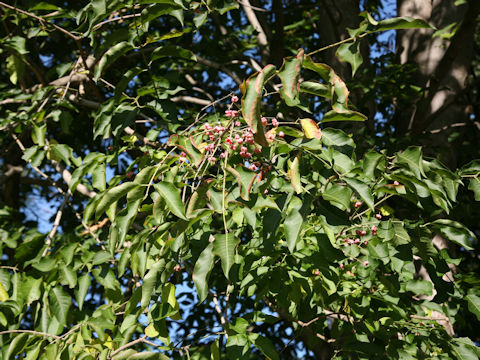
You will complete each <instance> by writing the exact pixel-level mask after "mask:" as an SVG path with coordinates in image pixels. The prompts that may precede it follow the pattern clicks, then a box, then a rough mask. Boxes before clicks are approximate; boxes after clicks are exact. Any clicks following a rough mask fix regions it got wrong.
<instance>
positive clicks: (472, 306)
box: [465, 294, 480, 320]
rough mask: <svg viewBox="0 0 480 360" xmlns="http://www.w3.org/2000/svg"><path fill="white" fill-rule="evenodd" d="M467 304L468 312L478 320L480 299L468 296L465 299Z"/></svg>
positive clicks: (479, 318)
mask: <svg viewBox="0 0 480 360" xmlns="http://www.w3.org/2000/svg"><path fill="white" fill-rule="evenodd" d="M465 300H467V303H468V310H470V312H471V313H472V314H474V315H475V316H476V317H477V319H478V320H480V297H478V296H476V295H473V294H470V295H467V296H466V297H465Z"/></svg>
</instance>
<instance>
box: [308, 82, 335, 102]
mask: <svg viewBox="0 0 480 360" xmlns="http://www.w3.org/2000/svg"><path fill="white" fill-rule="evenodd" d="M300 91H303V92H306V93H308V94H312V95H317V96H320V97H324V98H327V99H330V98H331V97H332V91H331V89H330V87H329V86H328V85H325V84H322V83H319V82H317V81H304V82H302V83H300Z"/></svg>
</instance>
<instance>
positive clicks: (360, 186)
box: [343, 178, 374, 210]
mask: <svg viewBox="0 0 480 360" xmlns="http://www.w3.org/2000/svg"><path fill="white" fill-rule="evenodd" d="M343 180H344V181H345V182H346V183H347V185H348V186H350V187H351V188H352V189H353V190H355V192H356V193H357V194H358V195H359V196H360V198H361V199H362V200H363V201H364V202H365V204H367V206H368V207H369V208H370V209H372V210H374V206H373V205H374V199H373V195H372V190H370V188H369V187H368V185H367V184H365V183H364V182H362V181H360V180H357V179H352V178H343Z"/></svg>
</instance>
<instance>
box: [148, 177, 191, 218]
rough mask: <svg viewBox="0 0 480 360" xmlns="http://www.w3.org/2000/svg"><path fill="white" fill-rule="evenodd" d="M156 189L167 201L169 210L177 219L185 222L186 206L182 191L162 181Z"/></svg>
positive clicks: (156, 185)
mask: <svg viewBox="0 0 480 360" xmlns="http://www.w3.org/2000/svg"><path fill="white" fill-rule="evenodd" d="M154 186H155V189H156V190H157V191H158V192H159V193H160V195H161V196H162V197H163V199H164V200H165V202H166V204H167V207H168V209H169V210H170V211H171V212H172V213H173V214H175V215H176V216H177V217H179V218H180V219H183V220H187V217H186V216H185V206H184V205H183V202H182V198H181V194H180V189H178V188H177V187H175V186H174V185H173V184H171V183H167V182H165V181H161V182H159V183H157V184H155V185H154Z"/></svg>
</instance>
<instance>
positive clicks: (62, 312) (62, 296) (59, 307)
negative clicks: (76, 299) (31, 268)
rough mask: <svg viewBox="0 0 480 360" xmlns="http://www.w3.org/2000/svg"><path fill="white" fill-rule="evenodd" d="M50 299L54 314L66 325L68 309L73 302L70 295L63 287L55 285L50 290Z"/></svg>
mask: <svg viewBox="0 0 480 360" xmlns="http://www.w3.org/2000/svg"><path fill="white" fill-rule="evenodd" d="M49 300H50V308H51V309H52V311H53V316H55V318H56V319H57V320H58V322H59V323H60V324H61V325H66V323H67V315H68V311H69V310H70V306H71V303H72V299H71V298H70V296H69V295H68V294H67V293H66V292H65V291H63V289H62V288H61V287H54V288H53V289H52V290H51V291H50V294H49Z"/></svg>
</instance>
